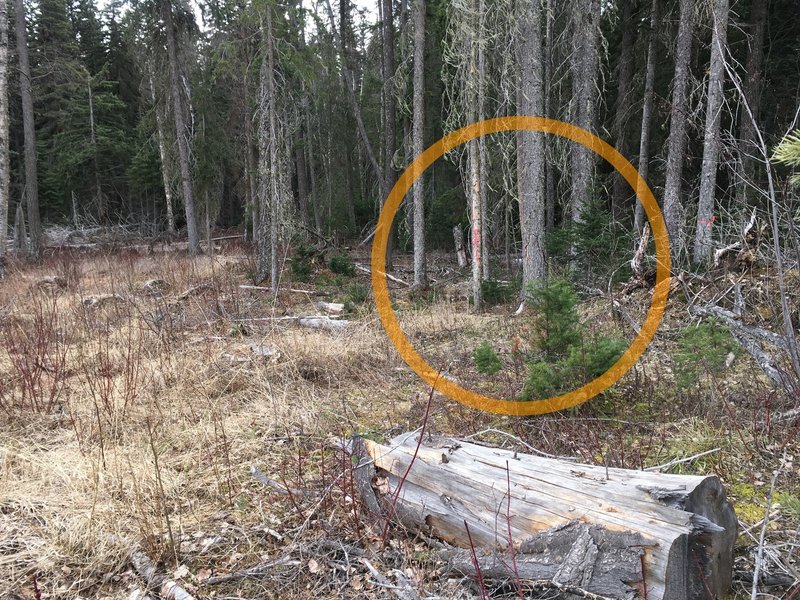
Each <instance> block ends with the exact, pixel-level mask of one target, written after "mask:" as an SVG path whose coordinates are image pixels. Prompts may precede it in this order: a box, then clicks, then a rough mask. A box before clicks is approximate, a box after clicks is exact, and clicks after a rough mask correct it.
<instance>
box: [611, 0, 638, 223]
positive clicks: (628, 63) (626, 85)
mask: <svg viewBox="0 0 800 600" xmlns="http://www.w3.org/2000/svg"><path fill="white" fill-rule="evenodd" d="M633 2H634V0H622V2H621V4H622V15H621V25H620V26H621V27H622V40H621V42H620V49H619V62H618V63H617V105H616V107H615V110H614V124H613V130H614V140H615V146H616V148H617V150H619V151H620V152H621V153H622V155H623V156H628V153H629V150H630V149H629V139H630V136H629V135H628V126H627V125H628V118H629V116H630V111H631V96H632V94H631V79H632V76H633V59H634V38H635V36H634V24H633V14H632V13H633ZM630 194H631V189H630V186H629V185H628V182H627V181H625V179H624V178H623V177H622V175H621V174H620V173H619V172H615V173H614V187H613V190H612V194H611V214H612V215H613V216H614V219H615V220H617V221H620V220H622V219H623V218H624V217H625V213H626V212H627V211H626V210H625V206H626V204H627V202H628V200H629V198H630ZM628 215H630V213H628ZM629 218H630V216H628V219H629ZM629 222H630V221H629Z"/></svg>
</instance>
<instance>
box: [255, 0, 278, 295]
mask: <svg viewBox="0 0 800 600" xmlns="http://www.w3.org/2000/svg"><path fill="white" fill-rule="evenodd" d="M265 12H266V15H265V16H264V17H263V21H262V36H263V45H264V47H265V48H266V52H265V54H264V57H263V58H262V60H261V74H260V78H261V91H260V99H259V122H258V151H259V157H258V159H259V165H258V175H259V181H258V191H259V194H258V195H259V217H260V219H259V234H258V238H259V239H258V249H257V254H258V255H257V260H256V263H257V267H256V271H257V279H258V280H259V281H263V280H265V279H266V278H267V275H269V277H270V286H271V289H272V292H273V294H276V293H277V291H278V253H277V241H278V240H277V237H278V216H279V212H278V201H279V197H280V192H279V187H280V179H279V165H278V153H279V152H280V144H279V141H278V124H277V107H276V103H277V98H276V94H275V56H274V49H273V39H272V8H271V7H269V6H267V7H266V10H265Z"/></svg>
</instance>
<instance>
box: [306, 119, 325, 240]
mask: <svg viewBox="0 0 800 600" xmlns="http://www.w3.org/2000/svg"><path fill="white" fill-rule="evenodd" d="M305 117H306V119H305V122H306V133H307V137H306V153H307V158H306V161H307V163H308V170H309V174H310V175H311V176H310V177H309V178H308V194H309V202H310V203H311V214H312V215H313V217H314V228H315V229H316V230H317V233H320V234H321V233H322V215H321V214H320V211H319V194H318V189H317V185H316V181H317V180H316V176H315V173H316V159H315V154H314V132H313V130H312V128H311V111H310V110H308V111H306V115H305Z"/></svg>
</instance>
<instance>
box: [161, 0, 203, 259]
mask: <svg viewBox="0 0 800 600" xmlns="http://www.w3.org/2000/svg"><path fill="white" fill-rule="evenodd" d="M161 12H162V18H163V19H164V29H165V30H166V38H167V56H168V58H169V75H170V83H171V88H172V107H173V112H174V118H175V136H176V140H177V143H178V162H179V163H180V173H181V186H182V189H183V205H184V209H185V213H186V230H187V234H188V237H189V254H191V255H192V256H194V255H196V254H198V253H199V252H200V238H199V237H198V233H197V215H196V211H195V202H194V185H193V183H192V170H191V165H190V164H189V141H188V140H187V138H186V135H187V133H186V124H185V122H184V112H183V96H182V94H181V76H180V73H181V71H180V65H179V63H178V43H177V40H176V32H175V24H174V23H173V19H172V3H171V0H162V4H161Z"/></svg>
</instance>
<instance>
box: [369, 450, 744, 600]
mask: <svg viewBox="0 0 800 600" xmlns="http://www.w3.org/2000/svg"><path fill="white" fill-rule="evenodd" d="M356 442H357V444H356V447H358V448H363V452H366V453H367V454H368V455H369V456H370V457H371V459H372V461H373V462H374V467H375V469H376V471H375V474H376V477H377V478H378V479H379V480H381V482H383V481H384V480H385V481H386V482H387V484H384V485H381V486H376V485H374V478H373V481H372V482H371V483H370V484H369V485H363V484H362V485H361V486H360V487H359V491H360V493H361V495H362V500H364V498H365V496H366V497H369V501H365V504H366V505H368V507H369V508H368V511H367V514H369V515H370V519H372V520H373V522H380V521H381V518H380V517H379V516H376V512H375V511H381V515H383V518H389V519H391V521H392V522H393V523H394V524H395V525H399V526H402V527H405V528H408V529H411V530H414V531H419V532H423V533H425V534H426V535H432V536H435V537H437V538H439V539H441V540H443V541H445V542H447V543H448V544H451V545H452V546H454V547H453V548H451V549H448V550H444V551H442V558H443V559H445V560H446V562H447V564H448V565H450V567H449V568H450V569H451V570H452V571H453V572H456V573H460V574H462V575H475V574H476V564H477V565H478V568H480V570H481V572H482V576H483V577H484V579H486V578H491V579H502V580H509V579H511V580H515V579H519V580H522V581H523V582H524V583H525V584H526V585H528V586H534V587H536V586H548V585H549V586H551V587H553V588H554V589H559V590H562V591H570V592H571V593H572V592H575V591H578V590H580V591H583V592H585V593H586V594H589V595H590V596H589V597H601V598H634V597H647V598H649V599H650V600H660V599H663V598H667V599H672V598H675V599H677V598H686V599H690V600H694V599H697V600H699V599H701V598H706V597H707V596H708V591H709V590H710V591H711V592H712V593H714V594H716V595H717V596H718V597H721V596H723V595H724V594H725V593H726V592H727V590H728V589H729V587H730V582H731V570H732V553H733V543H734V540H735V536H736V517H735V514H734V512H733V509H732V508H731V506H730V504H729V503H728V502H727V500H726V499H725V491H724V488H723V487H722V484H721V483H720V481H719V480H718V479H717V478H715V477H698V476H682V475H667V474H660V473H650V472H644V471H629V470H624V469H606V468H605V467H595V466H591V465H576V464H575V463H572V462H567V461H560V460H554V459H548V458H542V457H538V456H533V455H528V454H520V453H516V452H512V451H508V450H501V449H496V448H487V447H484V446H478V445H475V444H469V443H466V442H462V441H457V440H453V439H438V440H432V441H431V440H428V439H426V440H424V443H422V444H421V445H420V447H419V448H417V440H416V438H415V436H414V435H408V434H406V435H403V436H400V437H398V438H396V439H395V440H393V441H392V442H391V443H390V444H389V445H381V444H377V443H375V442H372V441H370V440H356ZM398 488H400V491H399V494H398ZM381 490H382V491H381ZM395 494H398V495H397V501H396V502H393V501H392V500H393V498H394V496H395ZM512 546H513V553H512V551H511V547H512ZM473 551H474V553H475V554H474V555H473ZM512 554H513V556H512ZM514 563H516V567H512V565H513V564H514ZM592 594H593V595H594V596H591V595H592Z"/></svg>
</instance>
